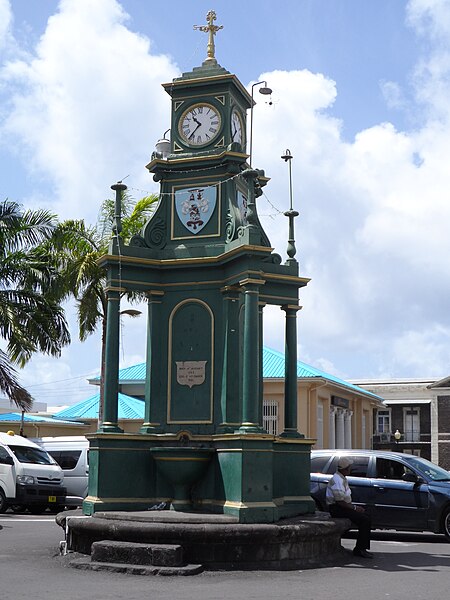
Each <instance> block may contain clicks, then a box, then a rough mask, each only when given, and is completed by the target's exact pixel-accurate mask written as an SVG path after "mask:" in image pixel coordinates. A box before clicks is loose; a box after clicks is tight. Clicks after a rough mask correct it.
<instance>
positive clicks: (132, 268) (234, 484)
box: [84, 11, 314, 522]
mask: <svg viewBox="0 0 450 600" xmlns="http://www.w3.org/2000/svg"><path fill="white" fill-rule="evenodd" d="M215 19H216V15H215V13H214V11H210V12H209V13H208V15H207V25H205V26H196V28H197V29H200V30H201V31H204V32H206V33H207V34H208V47H207V58H206V59H205V61H204V62H203V64H202V65H201V66H200V67H197V68H194V69H193V70H192V71H190V72H187V73H183V74H182V76H181V77H178V78H176V79H174V80H173V81H172V82H170V83H167V84H164V89H165V90H166V91H167V93H168V94H169V96H170V98H171V109H172V110H171V128H170V131H171V135H170V149H169V150H168V151H165V152H164V153H160V152H154V153H153V155H152V159H151V162H150V163H149V164H148V165H147V169H148V171H149V172H150V173H152V174H153V178H154V180H155V181H157V182H159V183H160V202H159V204H158V207H157V209H156V211H155V213H154V214H153V215H152V217H151V218H150V220H149V221H148V223H147V224H146V225H145V226H144V228H143V230H142V232H141V234H140V235H137V236H134V237H133V238H132V240H131V242H130V244H129V245H125V244H124V243H123V241H122V239H121V237H120V205H121V194H122V192H123V190H124V189H126V186H124V185H123V184H122V183H119V184H116V185H114V186H113V189H114V190H116V206H117V209H118V210H117V211H116V212H117V215H118V216H117V224H116V227H115V236H114V237H113V240H112V242H111V245H110V249H109V253H108V255H106V256H104V257H103V258H102V259H100V264H101V265H102V266H104V267H105V269H106V271H107V286H108V287H107V291H108V319H107V328H108V331H107V337H106V355H107V364H106V374H105V399H104V416H103V418H104V421H103V423H101V425H100V428H99V432H98V433H97V434H96V436H94V438H93V439H92V441H91V455H90V456H92V460H93V464H94V465H95V466H94V468H92V469H91V472H92V473H93V475H92V477H91V478H90V488H89V496H88V498H87V499H86V501H85V504H84V510H85V512H86V513H87V514H92V513H93V512H95V511H96V510H100V509H102V510H105V509H106V510H109V509H113V508H116V509H117V508H120V509H124V510H136V509H137V508H139V507H142V508H145V507H148V506H149V505H150V506H151V505H153V504H155V503H156V502H161V501H171V502H172V508H174V509H175V510H177V509H180V508H181V509H183V510H186V507H189V506H190V507H193V508H194V509H196V510H203V511H206V512H220V513H227V514H231V515H234V516H237V517H238V518H239V521H240V522H273V521H276V520H277V519H278V518H280V517H281V516H290V515H296V514H304V513H308V512H313V511H314V503H313V501H312V500H311V498H310V497H309V458H310V448H311V445H312V443H313V441H312V440H307V439H305V438H304V436H303V435H302V434H301V433H299V431H298V426H299V423H298V418H297V373H296V365H297V333H296V315H297V311H298V310H299V309H300V306H299V298H298V290H299V289H300V288H302V287H304V286H305V285H306V284H307V283H308V281H309V280H308V279H307V278H304V277H300V276H299V272H298V263H297V261H296V260H295V259H294V258H293V257H291V258H290V259H288V260H287V261H286V262H285V263H284V264H282V259H281V257H280V256H279V255H278V254H276V253H274V252H273V248H271V246H270V241H269V239H268V237H267V235H266V234H265V232H264V230H263V228H262V226H261V224H260V221H259V218H258V213H257V206H256V201H257V198H258V197H259V196H260V195H261V193H262V191H261V190H262V188H263V187H264V186H265V185H266V184H267V183H268V178H267V177H266V176H265V174H264V171H262V170H259V169H253V168H251V167H250V166H249V164H248V162H247V159H248V155H247V154H246V145H247V140H246V133H245V132H246V119H247V114H246V113H247V110H248V109H250V108H251V107H252V102H253V100H252V97H251V96H250V95H249V93H248V92H247V90H246V89H245V87H244V86H243V85H242V84H241V82H240V81H239V80H238V78H237V77H236V76H235V75H233V74H231V73H229V72H228V71H227V70H226V69H224V68H223V67H221V66H220V65H219V64H218V62H217V60H216V58H215V47H214V36H215V34H216V32H217V31H218V30H219V29H221V27H220V26H216V25H215V24H214V21H215ZM131 291H139V292H141V293H144V294H145V295H146V297H147V302H148V320H147V330H146V339H147V375H146V386H145V419H144V423H143V425H142V428H141V432H140V434H139V435H137V436H130V435H128V434H123V432H122V431H121V430H120V429H119V427H118V424H117V391H118V347H119V331H120V327H119V320H120V297H121V296H122V295H123V294H124V293H127V292H131ZM267 304H272V305H278V306H279V307H280V308H281V309H282V311H283V313H284V316H285V319H284V320H285V330H286V345H285V347H286V367H285V398H284V406H283V410H282V412H283V415H284V427H283V432H282V433H281V434H280V435H279V436H273V435H269V434H268V433H267V432H266V431H265V430H264V429H263V426H262V405H263V400H262V354H263V320H264V317H263V316H264V306H266V305H267ZM283 313H280V316H281V315H282V314H283ZM106 449H107V450H108V451H106ZM200 450H202V451H205V452H207V458H206V454H201V455H200V454H198V452H199V451H200ZM174 452H176V454H174ZM196 453H197V454H196ZM150 456H152V457H153V458H152V459H151V460H150ZM206 460H207V461H209V462H208V467H207V469H205V470H203V471H202V472H201V474H200V472H199V471H198V475H197V476H196V477H197V479H195V481H192V482H191V485H190V487H189V490H188V491H187V488H186V485H184V488H183V489H184V491H183V492H181V491H180V489H179V487H180V486H179V485H178V484H179V482H178V481H175V480H173V473H181V471H177V469H175V470H174V471H171V473H172V475H170V473H169V470H170V469H168V467H170V466H171V465H174V464H176V466H177V468H178V469H182V468H183V469H184V468H188V466H189V465H191V466H192V467H193V466H194V465H196V464H197V465H198V464H199V461H206ZM177 461H178V462H177ZM119 464H122V465H123V466H124V468H125V469H128V471H127V472H128V473H130V476H129V477H128V475H127V477H125V479H124V480H123V481H121V480H120V478H119V479H118V478H117V477H116V476H115V470H116V468H117V465H119ZM191 471H192V472H193V470H191ZM191 471H190V472H191ZM179 477H180V478H181V479H183V481H184V480H185V479H184V478H183V477H184V476H182V475H181V474H180V475H179ZM113 482H114V485H113ZM183 494H184V497H182V496H183Z"/></svg>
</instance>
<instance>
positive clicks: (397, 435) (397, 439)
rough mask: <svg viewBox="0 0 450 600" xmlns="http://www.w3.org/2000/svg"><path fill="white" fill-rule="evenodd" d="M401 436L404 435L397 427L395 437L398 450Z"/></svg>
mask: <svg viewBox="0 0 450 600" xmlns="http://www.w3.org/2000/svg"><path fill="white" fill-rule="evenodd" d="M401 437H402V434H401V433H400V431H399V430H398V429H396V430H395V433H394V439H395V448H396V450H397V451H398V443H399V441H400V439H401Z"/></svg>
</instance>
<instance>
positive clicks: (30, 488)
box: [0, 431, 66, 514]
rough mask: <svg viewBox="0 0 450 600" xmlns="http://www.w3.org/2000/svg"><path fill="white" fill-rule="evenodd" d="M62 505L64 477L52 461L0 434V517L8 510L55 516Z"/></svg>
mask: <svg viewBox="0 0 450 600" xmlns="http://www.w3.org/2000/svg"><path fill="white" fill-rule="evenodd" d="M65 504H66V488H65V487H64V474H63V471H62V469H61V467H60V466H59V465H58V464H57V463H56V462H55V461H54V460H53V458H52V457H51V456H49V454H48V453H47V452H45V450H43V449H42V448H40V447H39V446H38V445H37V444H35V443H33V442H32V441H30V440H28V439H27V438H24V437H22V436H20V435H15V434H14V432H13V431H9V432H8V433H1V432H0V513H3V512H5V510H6V509H7V508H8V507H9V506H11V507H13V508H15V509H17V510H18V509H22V508H28V510H29V511H30V512H32V513H34V514H39V513H41V512H44V510H45V509H47V508H50V509H51V510H52V511H53V512H58V511H59V510H62V509H63V508H64V506H65Z"/></svg>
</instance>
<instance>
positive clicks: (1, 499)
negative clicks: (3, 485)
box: [0, 489, 8, 513]
mask: <svg viewBox="0 0 450 600" xmlns="http://www.w3.org/2000/svg"><path fill="white" fill-rule="evenodd" d="M7 508H8V503H7V502H6V498H5V494H4V493H3V490H2V489H0V513H4V512H6V509H7Z"/></svg>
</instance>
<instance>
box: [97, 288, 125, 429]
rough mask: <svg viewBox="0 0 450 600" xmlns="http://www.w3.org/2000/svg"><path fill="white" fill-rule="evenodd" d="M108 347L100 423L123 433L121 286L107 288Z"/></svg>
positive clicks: (106, 427)
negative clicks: (119, 419)
mask: <svg viewBox="0 0 450 600" xmlns="http://www.w3.org/2000/svg"><path fill="white" fill-rule="evenodd" d="M106 293H107V298H108V304H107V309H106V310H107V313H106V314H107V318H106V348H105V357H106V361H105V385H104V405H103V420H102V423H101V425H100V428H99V429H100V431H102V432H105V433H106V432H108V433H111V432H117V433H122V431H123V430H122V429H120V427H119V426H118V424H117V417H118V409H119V407H118V400H119V396H118V394H119V330H120V293H121V290H120V289H119V288H109V289H107V290H106Z"/></svg>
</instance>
